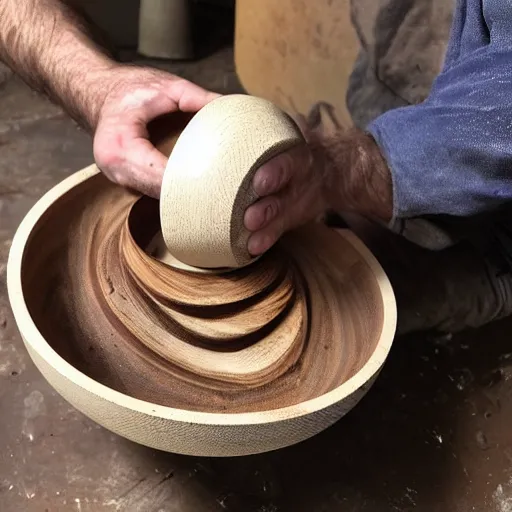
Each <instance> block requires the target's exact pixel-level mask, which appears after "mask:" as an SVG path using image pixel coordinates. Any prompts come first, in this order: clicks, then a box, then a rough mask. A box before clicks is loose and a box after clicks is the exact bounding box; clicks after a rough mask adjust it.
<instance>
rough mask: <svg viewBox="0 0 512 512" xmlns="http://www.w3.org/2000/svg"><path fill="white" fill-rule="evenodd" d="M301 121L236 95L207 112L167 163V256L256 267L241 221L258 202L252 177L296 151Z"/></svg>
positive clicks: (163, 214) (196, 263) (163, 203)
mask: <svg viewBox="0 0 512 512" xmlns="http://www.w3.org/2000/svg"><path fill="white" fill-rule="evenodd" d="M303 143H304V139H303V136H302V134H301V132H300V130H299V128H298V127H297V125H296V124H295V122H294V121H293V120H292V119H291V118H290V117H289V116H288V115H287V114H285V113H284V112H283V111H281V110H280V109H279V108H277V107H276V106H275V105H273V104H272V103H270V102H269V101H267V100H264V99H261V98H256V97H253V96H247V95H243V94H233V95H228V96H223V97H220V98H218V99H216V100H214V101H212V102H211V103H209V104H208V105H206V107H204V108H203V109H201V110H200V111H199V112H198V113H197V114H196V115H195V116H194V118H193V119H192V120H191V121H190V123H189V124H188V125H187V126H186V128H185V129H184V130H183V132H182V134H181V135H180V137H179V138H178V140H177V142H176V145H175V146H174V149H173V151H172V153H171V155H170V157H169V161H168V163H167V167H166V170H165V174H164V178H163V183H162V192H161V195H160V220H161V225H162V233H163V238H164V241H165V243H166V245H167V247H168V249H169V252H170V253H171V254H172V255H173V256H174V257H175V258H176V259H178V260H179V261H181V262H183V263H185V264H187V265H190V266H193V267H202V268H226V267H227V268H237V267H241V266H244V265H247V264H249V263H250V262H251V261H252V258H251V256H250V255H249V253H248V251H247V240H248V238H249V232H248V231H247V230H246V229H245V228H244V225H243V215H244V212H245V210H246V209H247V207H248V206H249V205H250V204H251V203H253V202H254V201H255V200H256V199H257V196H256V194H255V193H254V191H253V190H252V178H253V176H254V173H255V172H256V170H257V169H258V167H260V166H261V165H262V164H263V163H265V162H266V161H267V160H270V159H271V158H272V157H274V156H276V155H278V154H279V153H281V152H283V151H285V150H287V149H290V148H291V147H293V146H296V145H298V144H303Z"/></svg>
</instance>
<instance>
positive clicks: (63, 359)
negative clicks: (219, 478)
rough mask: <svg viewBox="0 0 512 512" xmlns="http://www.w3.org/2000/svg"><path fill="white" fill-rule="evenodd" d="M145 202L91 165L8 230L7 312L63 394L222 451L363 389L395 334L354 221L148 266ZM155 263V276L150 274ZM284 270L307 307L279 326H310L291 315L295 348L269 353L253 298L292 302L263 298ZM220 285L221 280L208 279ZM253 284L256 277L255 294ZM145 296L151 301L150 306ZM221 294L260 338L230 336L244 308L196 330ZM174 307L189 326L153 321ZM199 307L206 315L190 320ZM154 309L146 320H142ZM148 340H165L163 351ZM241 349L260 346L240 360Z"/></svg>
mask: <svg viewBox="0 0 512 512" xmlns="http://www.w3.org/2000/svg"><path fill="white" fill-rule="evenodd" d="M144 204H146V205H151V204H153V203H151V200H149V199H147V198H144V199H142V200H141V199H140V198H139V196H137V195H134V194H132V193H130V192H128V191H126V190H124V189H122V188H120V187H117V186H115V185H113V184H111V183H110V182H108V181H107V180H106V178H105V177H104V176H103V175H102V174H100V173H99V171H98V169H97V168H96V167H95V166H91V167H90V168H87V169H84V170H82V171H80V172H78V173H76V174H74V175H72V176H71V177H69V178H68V179H66V180H64V181H63V182H62V183H60V184H59V185H58V186H56V187H55V188H54V189H52V190H51V191H49V192H48V193H47V194H46V195H45V196H44V197H43V198H42V199H40V200H39V201H38V202H37V204H36V205H35V206H34V207H33V208H32V210H31V211H30V212H29V213H28V215H27V216H26V218H25V219H24V220H23V222H22V224H21V225H20V227H19V229H18V231H17V233H16V235H15V237H14V240H13V244H12V248H11V253H10V256H9V262H8V271H7V272H8V291H9V297H10V301H11V305H12V308H13V312H14V315H15V318H16V322H17V324H18V327H19V329H20V332H21V334H22V337H23V339H24V342H25V345H26V347H27V349H28V351H29V354H30V356H31V357H32V359H33V360H34V362H35V364H36V365H37V367H38V368H39V369H40V371H41V372H42V374H43V375H44V376H45V378H46V379H47V380H48V381H49V382H50V384H51V385H52V386H53V387H54V388H55V389H56V390H57V391H58V392H59V393H60V394H61V395H62V396H63V397H64V398H65V399H67V400H68V401H69V402H70V403H71V404H72V405H74V406H75V407H76V408H77V409H79V410H80V411H82V412H83V413H84V414H86V415H87V416H89V417H90V418H92V419H93V420H94V421H97V422H98V423H100V424H101V425H103V426H105V427H106V428H108V429H110V430H112V431H114V432H116V433H118V434H120V435H122V436H124V437H126V438H128V439H131V440H133V441H136V442H139V443H141V444H144V445H147V446H151V447H154V448H158V449H162V450H166V451H171V452H176V453H184V454H190V455H207V456H233V455H245V454H250V453H260V452H264V451H268V450H274V449H277V448H280V447H284V446H288V445H291V444H294V443H296V442H299V441H302V440H304V439H306V438H308V437H311V436H313V435H315V434H316V433H318V432H320V431H322V430H323V429H325V428H327V427H328V426H329V425H331V424H332V423H334V422H335V421H336V420H338V419H339V418H341V417H342V416H343V415H344V414H345V413H346V412H347V411H349V410H350V409H351V408H352V407H353V406H354V405H355V404H356V403H357V402H358V401H359V400H360V399H361V398H362V396H363V395H364V394H365V393H366V392H367V390H368V389H369V387H370V385H371V384H372V383H373V381H374V379H375V378H376V376H377V374H378V373H379V371H380V368H381V367H382V365H383V363H384V361H385V359H386V357H387V354H388V351H389V349H390V347H391V344H392V340H393V336H394V331H395V323H396V306H395V301H394V296H393V292H392V289H391V286H390V284H389V282H388V280H387V278H386V276H385V275H384V273H383V271H382V269H381V267H380V266H379V265H378V263H377V262H376V260H375V259H374V258H373V256H372V255H371V254H370V253H369V251H368V250H367V249H366V248H365V247H364V246H363V244H362V243H361V242H360V241H359V240H358V239H357V238H356V237H355V236H354V235H353V234H352V233H350V232H348V231H340V232H336V231H333V230H329V229H327V228H325V227H323V226H319V225H314V226H313V225H312V226H306V227H305V228H303V229H301V230H299V231H297V232H293V233H290V234H288V235H287V236H286V237H285V238H283V240H282V241H281V242H279V244H278V245H277V246H276V247H275V248H274V249H273V250H272V251H271V252H269V253H268V254H267V255H265V256H264V257H262V258H260V259H259V260H257V261H256V262H255V263H253V264H251V265H250V266H248V267H245V268H242V269H237V270H235V271H233V272H228V273H225V274H213V275H208V274H207V275H204V276H202V275H200V274H190V273H186V272H183V271H180V270H176V269H173V268H170V267H168V266H166V265H165V264H163V263H161V262H159V261H158V260H156V259H153V260H152V265H153V267H151V265H148V264H147V258H150V256H149V255H148V254H147V253H146V252H145V251H144V250H143V248H144V247H147V243H148V242H149V241H150V240H151V239H152V238H153V237H154V235H155V233H156V232H157V231H158V229H159V226H158V218H159V215H158V205H157V204H156V203H154V204H153V206H148V208H146V207H145V206H144ZM141 205H142V206H141ZM130 212H131V213H130ZM131 214H133V215H132V216H131ZM151 219H156V221H155V223H154V224H153V221H152V220H151ZM144 225H145V226H146V229H141V228H140V226H144ZM130 238H131V239H132V241H131V242H130ZM146 238H147V240H146ZM116 254H117V256H116ZM142 260H144V261H145V263H144V264H142V263H141V261H142ZM287 261H288V263H286V262H287ZM283 262H285V263H284V264H283ZM151 268H153V271H154V272H156V273H157V274H158V275H157V276H153V277H149V276H148V275H147V272H149V271H150V270H151ZM258 268H259V269H260V271H258ZM282 268H284V269H285V270H286V272H285V275H283V276H281V271H280V270H279V269H282ZM289 270H291V271H292V275H293V277H292V286H293V290H294V292H295V299H294V300H293V299H292V302H293V304H304V299H303V298H302V299H301V297H304V296H305V300H306V304H307V308H306V310H307V311H306V312H305V311H304V307H301V308H300V321H299V317H297V319H296V320H293V318H292V317H293V314H294V313H293V307H291V308H288V309H287V310H286V312H285V314H282V315H279V318H280V322H279V324H278V326H277V327H276V329H277V328H279V326H283V325H286V322H287V321H288V322H289V325H291V326H294V328H295V329H296V328H297V326H298V325H303V326H305V327H306V329H302V331H301V330H300V329H299V330H298V331H297V330H295V331H293V329H292V330H291V331H290V330H288V334H287V335H286V336H285V337H284V339H285V341H286V343H287V345H286V343H284V344H281V345H280V346H285V347H286V346H288V347H291V348H292V349H293V350H291V351H288V352H286V350H285V351H284V352H281V353H279V352H278V351H277V350H276V349H275V347H271V346H268V348H267V349H266V350H267V351H266V352H265V354H262V353H261V352H262V351H263V349H258V348H257V347H258V345H260V344H263V345H265V342H267V344H268V340H269V339H270V336H272V335H274V336H275V331H273V334H272V333H263V334H261V333H260V332H259V330H258V325H257V321H258V315H255V316H253V315H251V314H250V303H251V301H252V300H256V302H257V301H259V300H261V301H265V300H268V301H269V302H268V311H270V312H271V311H272V308H277V309H279V308H281V306H282V302H281V300H288V301H290V297H288V298H287V299H283V298H282V297H281V298H278V297H274V299H273V300H271V299H269V297H272V293H273V290H276V289H278V288H279V287H280V286H282V283H286V282H287V281H286V279H287V278H286V275H288V271H289ZM258 272H259V273H258ZM258 275H260V277H258ZM268 275H270V276H274V277H272V278H271V279H270V278H268V277H267V276H268ZM171 276H172V277H171ZM202 279H205V280H210V281H205V282H204V283H207V282H208V283H209V284H204V283H203V285H202V287H201V289H197V293H196V294H194V293H193V292H194V284H193V283H194V280H202ZM265 279H266V281H265ZM224 281H225V284H224V285H223V284H222V283H223V282H224ZM197 282H199V281H197ZM158 283H160V284H162V286H157V284H158ZM265 283H267V284H265ZM164 284H165V286H164ZM210 285H211V286H210ZM273 285H274V286H273ZM222 286H224V290H230V291H229V293H228V292H225V293H218V290H219V289H220V288H221V287H222ZM283 286H284V285H283ZM301 289H303V290H304V292H302V291H301ZM159 290H161V291H162V293H161V294H159V293H158V292H159ZM175 290H176V295H174V291H175ZM215 290H217V291H215ZM256 290H260V292H261V291H263V292H262V293H256V295H255V293H254V292H255V291H256ZM125 292H126V293H125ZM203 293H204V295H203ZM143 294H145V297H144V298H143V297H142V295H143ZM284 295H285V296H286V294H284ZM178 296H180V297H181V299H180V300H179V301H176V297H178ZM198 297H199V298H200V297H204V299H203V300H201V301H200V300H198ZM251 297H253V298H251ZM178 302H182V303H183V304H181V306H183V307H180V304H178ZM194 303H195V305H193V304H194ZM144 304H145V306H144ZM150 304H151V305H157V306H158V307H159V308H160V309H157V310H152V312H150V311H148V309H150V308H149V306H148V305H150ZM191 304H192V305H191ZM145 308H146V309H145ZM219 308H221V309H222V308H227V309H225V311H227V314H228V315H229V314H230V315H233V316H235V317H236V316H237V315H238V314H240V315H242V316H243V315H244V314H245V315H248V316H247V317H248V318H251V322H253V326H254V332H256V333H258V336H256V339H251V340H250V343H249V344H246V345H244V346H242V347H235V346H234V345H230V344H231V343H232V342H234V340H235V339H236V337H237V335H238V336H240V337H241V338H244V336H245V335H246V334H247V332H246V331H244V322H240V321H238V322H237V321H234V322H233V324H232V329H233V331H232V332H230V333H228V336H227V338H226V339H224V341H221V342H219V341H217V344H215V343H214V344H209V343H208V342H209V340H205V339H203V338H204V336H203V335H204V334H205V333H206V334H208V332H209V331H208V327H205V325H206V324H208V321H209V320H208V317H209V315H208V314H205V312H208V311H212V312H214V313H215V312H216V313H215V314H212V315H211V316H210V320H211V321H213V320H214V319H215V318H217V319H222V315H218V311H219ZM121 310H123V311H122V312H121V313H122V314H124V315H125V316H124V318H122V319H121V321H120V316H121V313H120V311H121ZM170 310H171V311H173V312H175V313H176V312H177V313H178V315H177V316H176V317H175V318H172V320H173V321H174V322H176V323H178V324H180V322H181V320H180V315H184V316H186V317H187V319H188V320H187V321H188V322H189V323H188V324H187V325H185V327H186V329H188V331H189V333H188V334H189V335H190V332H193V333H194V335H193V336H192V338H194V339H190V336H189V337H187V336H182V335H181V334H180V333H179V329H174V331H172V330H165V329H163V327H162V326H163V325H168V324H166V322H168V321H169V317H168V316H167V315H168V313H169V311H170ZM254 310H255V311H257V308H255V309H254ZM155 311H157V312H158V314H156V313H155ZM248 311H249V312H248ZM274 313H275V311H274ZM127 315H128V316H130V319H131V320H132V325H131V327H129V326H128V324H129V322H128V321H127ZM152 315H153V316H152ZM270 317H272V314H270ZM149 318H151V321H149ZM290 318H292V320H293V321H291V320H290ZM137 319H138V321H137ZM196 321H197V322H199V323H201V322H203V323H202V324H201V326H200V327H197V324H195V323H194V322H196ZM158 323H160V327H159V329H160V331H159V332H158V333H157V331H156V330H154V329H153V328H152V326H153V325H156V324H158ZM182 325H183V324H182ZM226 325H227V324H226ZM260 325H261V324H260ZM127 327H128V328H127ZM281 328H283V329H284V327H281ZM130 329H131V330H130ZM138 329H145V330H146V331H148V332H146V333H141V332H140V331H139V330H138ZM222 329H224V328H222ZM222 329H221V330H222ZM237 329H238V331H237ZM203 330H204V332H203ZM223 332H225V331H223ZM293 332H296V333H298V334H296V335H293V334H290V333H293ZM155 333H157V334H158V335H155ZM301 333H302V334H303V335H304V337H303V338H302V339H303V342H301V341H300V339H301V337H300V336H301ZM249 334H253V333H249ZM215 335H216V334H215V333H214V337H215ZM294 336H299V338H296V337H295V338H294ZM148 340H150V341H151V340H152V341H151V343H148ZM198 340H199V341H201V342H202V343H203V345H198V344H197V343H195V342H197V341H198ZM294 340H295V341H294ZM167 342H168V343H170V345H169V346H168V347H167V349H168V348H169V347H170V346H173V347H174V348H175V347H176V346H178V344H179V346H180V347H181V348H180V350H181V352H180V353H179V354H178V355H176V354H175V352H174V348H173V350H171V351H169V350H167V349H166V346H165V345H166V343H167ZM186 343H188V346H186V347H185V344H186ZM154 344H160V349H161V350H160V354H159V353H157V352H155V351H154V349H155V345H154ZM173 344H174V345H173ZM224 344H226V345H227V346H226V347H225V349H223V348H222V346H223V345H224ZM276 345H278V348H279V343H277V344H276ZM162 347H163V348H162ZM254 347H256V348H254ZM199 348H200V349H201V351H202V354H203V357H202V359H201V357H200V356H197V353H196V352H197V351H198V350H199ZM247 350H253V351H256V353H257V352H258V350H260V354H259V355H258V354H256V355H255V357H254V359H247V361H246V364H241V359H240V358H243V357H244V356H243V354H244V353H247V352H246V351H247ZM187 353H188V355H187ZM189 358H191V359H189ZM233 358H235V359H234V360H235V364H233V365H231V361H233ZM236 358H238V363H236ZM227 361H230V364H226V363H227ZM293 361H296V362H295V364H294V363H293ZM251 365H252V366H251ZM221 367H223V368H224V369H225V371H224V372H219V371H218V370H219V368H221ZM198 368H199V373H201V372H203V373H202V374H201V375H200V374H198V373H196V372H198ZM283 368H284V370H285V371H284V372H283ZM212 371H214V373H215V371H217V373H216V374H212ZM251 372H252V373H251ZM262 383H264V384H263V385H262Z"/></svg>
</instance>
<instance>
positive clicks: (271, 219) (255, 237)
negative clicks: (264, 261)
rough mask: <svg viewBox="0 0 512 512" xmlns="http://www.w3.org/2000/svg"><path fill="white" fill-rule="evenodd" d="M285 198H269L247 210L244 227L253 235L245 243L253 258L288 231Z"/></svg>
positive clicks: (287, 206)
mask: <svg viewBox="0 0 512 512" xmlns="http://www.w3.org/2000/svg"><path fill="white" fill-rule="evenodd" d="M287 203H288V201H287V199H286V198H285V197H280V196H270V197H266V198H264V199H261V200H260V201H258V202H257V203H255V204H253V205H251V206H250V207H249V208H247V210H246V212H245V218H244V221H245V227H246V228H247V229H248V230H249V231H252V232H253V233H252V234H251V236H250V237H249V240H248V242H247V250H248V251H249V253H250V254H251V255H253V256H259V255H260V254H263V253H264V252H265V251H268V249H270V248H271V247H272V246H273V245H274V244H275V243H276V242H277V241H278V240H279V238H280V237H281V235H282V234H283V233H284V232H285V231H286V230H287V229H288V227H289V220H288V217H287V214H286V212H287V211H288V210H289V209H290V205H287Z"/></svg>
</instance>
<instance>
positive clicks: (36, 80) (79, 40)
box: [0, 0, 116, 130]
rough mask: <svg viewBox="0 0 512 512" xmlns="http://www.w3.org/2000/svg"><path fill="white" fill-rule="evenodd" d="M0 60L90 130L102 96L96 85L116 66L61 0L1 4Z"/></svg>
mask: <svg viewBox="0 0 512 512" xmlns="http://www.w3.org/2000/svg"><path fill="white" fill-rule="evenodd" d="M0 60H2V61H3V62H5V63H6V64H7V65H8V66H9V67H10V68H11V69H12V70H13V71H14V72H15V73H17V74H18V75H19V76H20V77H21V78H22V79H23V80H24V81H25V82H26V83H27V84H28V85H30V87H32V88H34V89H35V90H37V91H40V92H43V93H45V94H46V95H48V96H49V97H50V99H52V100H53V101H54V102H56V103H58V104H60V105H61V106H62V107H63V108H64V109H65V110H66V111H67V112H68V114H69V115H70V116H71V117H73V118H74V119H75V120H76V121H77V122H78V123H79V124H81V125H82V126H83V127H85V128H86V129H88V130H93V129H94V128H95V125H96V123H97V121H98V115H99V111H100V108H101V105H102V104H103V101H104V96H105V94H106V91H105V88H104V87H101V86H99V87H98V85H99V84H100V83H101V82H105V81H106V79H107V77H108V76H109V70H111V69H112V68H113V67H115V66H116V64H115V63H114V61H113V60H111V59H110V58H109V57H108V56H107V54H106V52H105V51H104V50H103V49H102V48H101V47H100V46H98V45H96V44H95V43H94V42H93V41H92V39H91V38H90V37H89V35H88V29H87V27H86V25H85V22H84V21H83V20H82V19H81V17H80V16H79V15H78V14H76V13H75V12H74V11H73V9H72V8H71V7H69V6H68V5H67V4H66V2H63V1H59V0H0Z"/></svg>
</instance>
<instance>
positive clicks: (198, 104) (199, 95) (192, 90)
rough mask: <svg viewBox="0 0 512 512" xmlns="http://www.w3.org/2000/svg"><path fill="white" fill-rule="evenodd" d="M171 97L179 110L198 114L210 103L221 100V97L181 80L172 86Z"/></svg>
mask: <svg viewBox="0 0 512 512" xmlns="http://www.w3.org/2000/svg"><path fill="white" fill-rule="evenodd" d="M171 85H172V87H171V88H170V90H169V95H170V97H171V98H172V100H173V101H174V102H175V104H176V106H177V108H178V110H182V111H183V112H197V111H198V110H201V109H202V108H203V107H204V106H205V105H207V104H208V103H210V101H212V100H214V99H216V98H219V97H220V96H221V95H220V94H217V93H215V92H212V91H207V90H206V89H203V88H202V87H199V86H198V85H196V84H194V83H192V82H189V81H188V80H179V81H178V82H174V83H172V84H171Z"/></svg>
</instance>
